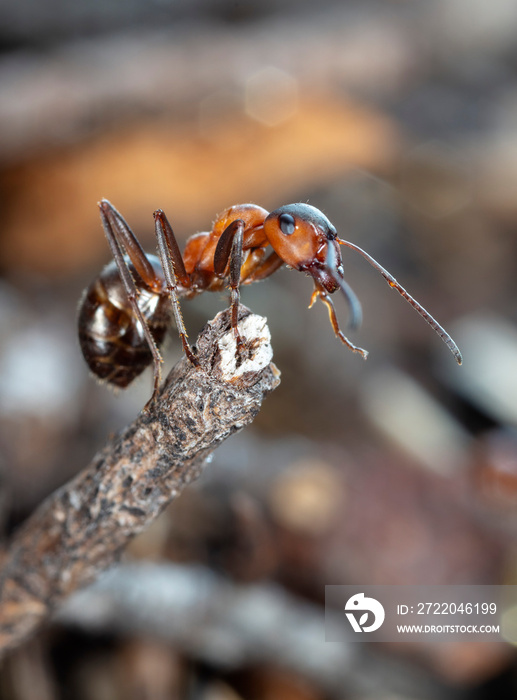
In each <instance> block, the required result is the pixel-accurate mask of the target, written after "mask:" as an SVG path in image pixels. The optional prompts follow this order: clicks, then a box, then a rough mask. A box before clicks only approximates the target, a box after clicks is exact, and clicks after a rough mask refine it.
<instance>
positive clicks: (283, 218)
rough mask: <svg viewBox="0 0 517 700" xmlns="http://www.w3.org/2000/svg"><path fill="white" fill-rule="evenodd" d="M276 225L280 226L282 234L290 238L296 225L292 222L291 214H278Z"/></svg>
mask: <svg viewBox="0 0 517 700" xmlns="http://www.w3.org/2000/svg"><path fill="white" fill-rule="evenodd" d="M278 223H279V224H280V228H281V229H282V233H285V235H286V236H290V235H291V234H293V233H294V229H295V228H296V224H295V222H294V217H293V216H291V214H280V216H279V217H278Z"/></svg>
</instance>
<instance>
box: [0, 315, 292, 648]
mask: <svg viewBox="0 0 517 700" xmlns="http://www.w3.org/2000/svg"><path fill="white" fill-rule="evenodd" d="M239 318H240V319H242V321H241V323H240V330H241V333H243V334H244V335H245V337H246V340H247V343H248V350H249V357H248V358H246V359H244V360H243V362H242V363H241V364H240V366H239V367H237V366H236V362H235V340H234V337H233V333H232V332H231V330H230V322H229V316H228V313H227V312H224V313H221V314H218V316H217V317H216V318H215V319H214V321H212V322H211V323H209V324H208V325H207V326H206V327H205V328H204V329H203V331H202V332H201V335H200V336H199V338H198V343H197V347H198V352H199V359H200V363H201V367H200V368H194V367H192V366H191V365H190V363H189V362H188V361H187V360H185V359H183V360H182V361H181V362H179V363H178V364H177V365H176V366H175V367H174V368H173V370H172V371H171V373H170V374H169V376H168V378H167V380H166V382H165V384H164V387H163V389H162V391H161V394H160V397H159V400H158V402H157V403H156V404H155V405H154V406H153V407H152V408H151V410H150V412H149V413H143V414H141V415H140V416H139V417H138V418H137V420H136V421H135V422H134V423H133V424H132V425H130V426H128V427H127V428H125V429H124V430H123V431H122V432H121V433H120V434H119V435H117V436H115V437H114V438H113V439H111V440H110V441H109V442H108V444H107V445H106V446H105V447H104V449H103V450H102V451H101V452H100V453H99V454H97V455H96V456H95V457H94V459H93V460H92V462H91V463H90V464H89V465H88V466H87V467H86V469H84V470H83V471H82V472H80V473H79V474H78V475H77V476H76V477H75V478H74V479H73V480H72V481H70V482H69V483H68V484H66V485H65V486H63V487H62V488H61V489H59V490H58V491H56V492H55V493H54V494H52V495H51V496H50V497H49V498H48V499H47V500H46V501H45V502H44V503H43V504H42V505H41V506H40V507H39V508H38V510H37V511H36V512H35V513H34V514H33V515H32V516H31V517H30V518H29V519H28V521H27V522H26V523H25V524H24V525H23V526H22V528H21V529H20V530H19V532H18V533H17V534H16V535H15V536H14V538H13V541H12V543H11V545H10V547H9V550H8V552H7V555H6V558H5V560H4V566H3V570H2V572H1V576H0V650H5V649H7V648H10V647H12V646H14V645H16V644H17V643H19V642H20V641H22V640H23V639H24V638H26V637H27V636H29V634H30V633H31V632H32V631H33V630H34V629H35V628H36V626H37V625H38V624H39V623H40V622H41V621H43V620H44V619H45V618H46V617H47V616H48V615H49V613H50V612H51V611H52V610H53V609H54V608H55V607H56V605H58V604H59V603H60V602H61V601H63V600H64V599H65V598H66V597H67V596H68V595H69V594H70V593H72V592H73V591H75V590H76V589H78V588H80V587H82V586H84V585H85V584H87V583H89V582H91V581H92V580H94V579H95V578H96V577H97V576H98V574H99V573H100V572H101V571H103V570H104V569H106V568H107V567H108V566H110V565H111V564H112V563H113V562H114V561H116V560H117V559H118V557H119V555H120V553H121V551H122V550H123V548H124V547H125V545H126V544H127V543H128V541H129V540H130V539H131V538H132V537H133V536H134V535H136V534H138V533H139V532H141V531H142V530H143V529H144V528H145V527H146V526H147V525H148V524H149V523H150V522H151V521H152V520H154V518H156V516H157V515H158V514H159V513H160V512H161V510H162V509H163V508H164V507H165V506H166V505H167V504H168V503H169V502H170V501H171V500H172V499H173V498H174V497H175V496H177V495H178V494H179V493H180V491H181V490H182V489H183V488H184V487H185V486H186V485H187V484H188V483H190V482H191V481H193V480H194V479H196V478H197V477H198V476H199V474H200V472H201V469H202V467H203V465H204V464H205V463H206V461H207V458H208V457H209V456H210V455H211V453H212V452H213V450H214V448H215V447H216V446H217V445H218V444H219V443H220V442H221V441H222V440H224V439H225V438H227V437H228V436H229V435H231V434H233V433H235V432H236V431H237V430H239V429H241V428H242V427H243V426H244V425H246V424H247V423H250V422H251V421H252V420H253V418H254V416H255V415H256V414H257V413H258V411H259V408H260V405H261V403H262V399H263V398H264V396H265V395H266V394H267V393H269V392H270V391H272V389H274V388H275V387H276V386H277V385H278V383H279V372H278V370H277V369H276V367H275V366H274V365H273V364H272V363H271V357H272V351H271V346H270V344H269V331H268V328H267V325H266V322H265V319H263V318H261V317H259V316H255V315H251V314H250V312H249V311H248V310H247V309H244V308H243V307H241V309H240V315H239Z"/></svg>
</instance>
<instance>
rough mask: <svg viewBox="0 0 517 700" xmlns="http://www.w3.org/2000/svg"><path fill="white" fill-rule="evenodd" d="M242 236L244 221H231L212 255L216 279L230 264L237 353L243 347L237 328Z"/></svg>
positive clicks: (233, 324) (222, 274) (233, 326)
mask: <svg viewBox="0 0 517 700" xmlns="http://www.w3.org/2000/svg"><path fill="white" fill-rule="evenodd" d="M243 234H244V221H242V219H237V220H236V221H232V223H231V224H230V225H229V226H227V227H226V229H225V230H224V231H223V233H222V234H221V237H220V238H219V241H218V243H217V246H216V249H215V253H214V272H215V274H216V275H217V276H218V277H223V276H224V273H225V270H226V266H227V264H228V261H229V262H230V270H229V273H230V274H229V280H230V290H231V314H232V328H233V333H234V335H235V342H236V343H237V350H238V351H241V350H243V349H244V345H245V343H244V340H243V338H242V337H241V335H240V333H239V327H238V320H239V302H240V283H241V267H242V241H243Z"/></svg>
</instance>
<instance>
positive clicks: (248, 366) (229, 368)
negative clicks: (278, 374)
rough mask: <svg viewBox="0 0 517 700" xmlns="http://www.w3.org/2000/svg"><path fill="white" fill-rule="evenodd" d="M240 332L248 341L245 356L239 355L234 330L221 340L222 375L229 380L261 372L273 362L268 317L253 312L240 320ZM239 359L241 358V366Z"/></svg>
mask: <svg viewBox="0 0 517 700" xmlns="http://www.w3.org/2000/svg"><path fill="white" fill-rule="evenodd" d="M239 333H240V334H241V336H242V338H243V339H244V341H245V343H246V348H245V350H244V351H243V356H242V355H241V358H238V356H237V343H236V341H235V335H234V332H233V330H230V331H229V332H228V333H226V334H225V335H224V336H223V337H222V338H221V340H220V341H219V350H220V351H221V364H220V368H221V375H222V378H223V379H225V380H227V381H229V380H231V379H234V378H235V377H240V376H241V375H243V374H245V373H246V372H260V371H261V370H262V369H264V367H267V365H268V364H269V363H270V362H271V360H272V358H273V348H272V347H271V334H270V332H269V328H268V326H267V319H265V318H264V317H263V316H257V315H256V314H251V315H250V316H246V318H245V319H243V320H242V321H239ZM238 359H241V362H240V364H239V366H237V364H238Z"/></svg>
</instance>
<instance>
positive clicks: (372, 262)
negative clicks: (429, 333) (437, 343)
mask: <svg viewBox="0 0 517 700" xmlns="http://www.w3.org/2000/svg"><path fill="white" fill-rule="evenodd" d="M336 240H337V242H338V243H339V244H340V245H344V246H346V247H347V248H352V250H355V251H357V252H358V253H359V254H360V255H362V256H363V258H365V259H366V260H368V262H369V263H370V265H372V266H373V267H374V268H375V269H376V270H378V271H379V272H380V273H381V275H382V276H383V277H384V279H385V280H386V282H387V283H388V284H389V286H390V287H391V288H392V289H396V290H397V292H398V293H399V294H400V295H401V296H403V297H404V299H405V300H406V301H407V302H408V303H409V304H411V306H412V307H413V308H414V309H415V311H417V312H418V313H419V314H420V316H422V318H423V319H424V320H425V321H427V323H428V324H429V325H430V326H431V328H432V329H433V330H434V331H435V332H436V333H438V335H439V336H440V338H441V339H442V340H443V342H444V343H445V345H447V347H448V348H449V350H450V351H451V352H452V354H453V355H454V358H455V360H456V362H457V363H458V364H459V365H461V363H462V362H463V357H462V355H461V352H460V349H459V348H458V346H457V345H456V343H455V342H454V340H453V339H452V338H451V336H450V335H449V334H448V333H447V331H446V330H445V329H444V328H442V327H441V326H440V324H439V323H438V321H436V320H435V319H434V318H433V317H432V316H431V314H430V313H429V312H428V311H426V309H424V307H423V306H422V305H421V304H419V303H418V301H417V300H416V299H414V298H413V297H412V296H411V294H409V292H406V290H405V289H404V287H403V286H402V285H401V284H399V283H398V282H397V280H396V279H395V278H394V277H393V275H391V274H390V273H389V272H388V271H387V270H385V269H384V268H383V267H382V265H379V263H378V262H377V260H374V258H372V256H371V255H369V254H368V253H367V252H366V251H365V250H363V249H362V248H359V246H357V245H355V244H354V243H349V241H343V240H342V239H341V238H337V239H336ZM329 249H330V246H329Z"/></svg>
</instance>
